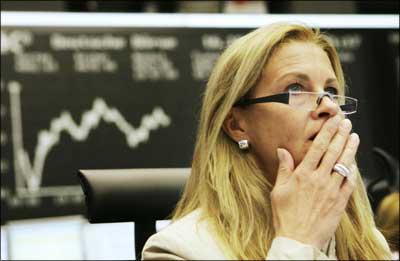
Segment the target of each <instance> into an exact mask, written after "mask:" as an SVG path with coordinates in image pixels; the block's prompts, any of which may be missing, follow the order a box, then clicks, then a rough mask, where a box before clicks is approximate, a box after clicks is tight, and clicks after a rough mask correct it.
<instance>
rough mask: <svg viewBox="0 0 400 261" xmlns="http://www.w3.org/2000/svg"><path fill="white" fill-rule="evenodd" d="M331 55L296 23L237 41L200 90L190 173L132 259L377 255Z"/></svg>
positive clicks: (348, 106)
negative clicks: (169, 216) (164, 222)
mask: <svg viewBox="0 0 400 261" xmlns="http://www.w3.org/2000/svg"><path fill="white" fill-rule="evenodd" d="M344 86H345V83H344V77H343V72H342V68H341V65H340V61H339V58H338V55H337V53H336V51H335V48H334V47H333V45H332V44H331V43H330V42H329V41H328V39H327V37H326V36H324V35H323V34H321V33H320V32H319V31H318V30H312V29H310V28H308V27H306V26H303V25H296V24H281V23H280V24H273V25H270V26H268V27H263V28H259V29H257V30H255V31H253V32H250V33H248V34H247V35H245V36H243V37H241V38H239V39H238V40H236V41H235V42H234V43H232V45H231V46H229V47H228V48H227V49H226V50H225V51H224V52H223V54H222V55H221V57H220V58H219V60H218V61H217V63H216V65H215V68H214V70H213V72H212V73H211V76H210V79H209V81H208V83H207V88H206V90H205V94H204V98H203V107H202V111H201V117H200V123H199V129H198V135H197V141H196V146H195V151H194V156H193V163H192V173H191V175H190V177H189V180H188V182H187V184H186V187H185V191H184V193H183V195H182V198H181V200H180V201H179V203H178V205H177V207H176V209H175V212H174V216H173V223H172V224H171V225H169V226H168V227H166V228H165V229H163V230H162V231H160V232H159V233H157V234H155V235H153V236H152V237H151V238H150V239H149V240H148V241H147V243H146V245H145V247H144V250H143V253H142V258H143V259H153V260H154V259H164V260H165V259H269V260H270V259H273V260H277V259H306V260H313V259H314V260H315V259H318V260H320V259H358V260H366V259H375V260H377V259H380V260H381V259H388V258H390V252H389V249H388V245H387V242H386V241H385V239H384V238H383V236H382V234H380V233H379V232H378V231H377V229H376V228H375V224H374V220H373V215H372V212H371V208H370V205H369V202H368V199H367V196H366V193H365V188H364V186H363V182H362V179H361V177H360V174H359V172H358V169H357V166H356V162H355V154H356V151H357V148H358V144H359V138H358V136H357V134H355V133H353V134H350V133H351V122H350V121H349V120H348V119H345V115H346V114H351V113H354V112H356V106H357V100H356V99H354V98H351V97H345V96H344V95H345V88H344Z"/></svg>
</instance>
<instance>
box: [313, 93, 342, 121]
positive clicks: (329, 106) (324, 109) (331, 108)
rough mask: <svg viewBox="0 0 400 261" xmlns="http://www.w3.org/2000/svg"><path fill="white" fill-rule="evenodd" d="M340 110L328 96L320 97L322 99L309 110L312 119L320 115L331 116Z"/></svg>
mask: <svg viewBox="0 0 400 261" xmlns="http://www.w3.org/2000/svg"><path fill="white" fill-rule="evenodd" d="M339 111H340V107H339V105H338V104H337V103H335V102H334V101H332V99H331V98H330V97H329V96H324V97H322V100H321V101H320V103H319V104H317V108H316V109H315V110H313V111H312V112H311V116H312V117H313V118H314V119H318V118H321V117H327V116H328V117H332V116H335V115H336V114H337V113H338V112H339Z"/></svg>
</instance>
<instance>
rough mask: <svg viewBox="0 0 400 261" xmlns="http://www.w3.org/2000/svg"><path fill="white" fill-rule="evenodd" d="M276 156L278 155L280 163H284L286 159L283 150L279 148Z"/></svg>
mask: <svg viewBox="0 0 400 261" xmlns="http://www.w3.org/2000/svg"><path fill="white" fill-rule="evenodd" d="M276 154H277V155H278V159H279V162H282V161H283V159H284V157H285V155H284V152H283V149H281V148H277V149H276Z"/></svg>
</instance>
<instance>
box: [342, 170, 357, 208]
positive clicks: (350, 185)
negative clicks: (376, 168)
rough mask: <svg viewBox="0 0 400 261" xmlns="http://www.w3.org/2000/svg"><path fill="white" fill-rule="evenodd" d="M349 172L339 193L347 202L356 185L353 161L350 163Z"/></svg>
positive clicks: (355, 171)
mask: <svg viewBox="0 0 400 261" xmlns="http://www.w3.org/2000/svg"><path fill="white" fill-rule="evenodd" d="M350 172H351V174H350V175H349V176H348V177H347V178H346V179H345V181H344V182H343V185H342V187H341V188H340V195H342V198H343V199H344V200H345V202H347V201H348V200H349V198H350V196H351V194H352V193H353V191H354V189H355V188H356V185H357V178H358V177H357V166H356V164H355V163H353V164H351V165H350Z"/></svg>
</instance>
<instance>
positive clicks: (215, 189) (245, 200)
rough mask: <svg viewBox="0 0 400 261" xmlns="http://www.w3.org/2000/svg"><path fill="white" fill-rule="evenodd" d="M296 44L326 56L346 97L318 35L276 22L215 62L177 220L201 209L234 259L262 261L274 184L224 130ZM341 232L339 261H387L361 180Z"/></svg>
mask: <svg viewBox="0 0 400 261" xmlns="http://www.w3.org/2000/svg"><path fill="white" fill-rule="evenodd" d="M291 41H303V42H311V43H315V44H317V45H318V46H320V47H321V48H322V49H323V50H324V51H325V52H326V53H327V55H328V57H329V59H330V61H331V64H332V67H333V70H334V72H335V74H336V77H337V79H338V81H339V83H340V85H341V87H342V90H341V91H342V93H344V86H345V81H344V77H343V71H342V68H341V65H340V61H339V57H338V54H337V53H336V50H335V48H334V46H333V45H332V44H331V43H330V42H329V40H328V38H327V37H326V36H325V35H323V34H322V33H320V31H319V30H317V29H315V30H313V29H311V28H308V27H307V26H303V25H299V24H287V23H277V24H273V25H270V26H268V27H262V28H259V29H257V30H254V31H252V32H250V33H248V34H246V35H244V36H243V37H241V38H239V39H237V40H235V41H234V42H233V43H232V44H231V45H230V46H229V47H228V48H227V49H226V50H225V51H224V52H223V53H222V55H221V56H220V58H219V59H218V61H217V63H216V65H215V67H214V69H213V71H212V73H211V75H210V78H209V81H208V83H207V88H206V90H205V93H204V97H203V106H202V110H201V115H200V122H199V127H198V133H197V140H196V145H195V151H194V156H193V162H192V172H191V175H190V177H189V179H188V182H187V184H186V186H185V190H184V192H183V195H182V198H181V200H180V201H179V202H178V205H177V207H176V209H175V211H174V214H173V220H176V219H179V218H181V217H183V216H185V215H186V214H188V213H190V212H191V211H193V210H195V209H198V208H201V210H202V217H203V218H204V219H206V220H207V221H208V222H209V224H210V225H211V228H212V231H213V233H214V236H215V237H216V238H217V239H218V242H219V243H220V246H221V247H222V248H223V249H224V251H225V252H226V253H227V254H228V255H229V257H230V258H237V259H264V258H265V257H266V256H267V252H268V249H269V248H270V245H271V242H272V240H273V238H274V234H275V232H274V228H273V224H272V212H271V211H272V210H271V203H270V195H269V194H270V191H271V190H272V187H273V185H272V184H270V182H269V181H268V180H267V178H266V177H265V175H264V174H263V173H262V172H261V171H260V169H259V168H258V166H257V164H256V162H255V160H254V158H253V157H252V156H251V154H250V153H242V152H241V151H240V150H239V149H238V146H237V144H236V143H234V142H233V141H232V139H230V138H229V137H228V136H227V135H226V134H225V132H224V131H223V130H222V125H223V122H224V120H225V118H226V116H227V115H228V113H229V111H230V109H231V108H232V106H233V104H234V103H235V102H236V101H237V100H239V99H240V98H241V97H243V96H244V95H246V94H247V93H248V92H249V91H250V89H251V88H252V87H254V86H255V85H256V84H257V83H258V81H259V80H260V77H261V74H262V70H263V68H264V67H265V65H266V64H267V62H268V59H269V57H271V54H272V53H273V51H274V50H275V49H276V48H278V47H279V46H281V45H282V44H285V43H289V42H291ZM357 175H358V185H357V188H356V190H355V191H354V192H353V194H352V197H351V199H350V200H349V203H348V208H347V210H346V213H345V215H344V217H343V219H342V220H341V222H340V225H339V228H338V229H337V232H336V240H337V246H336V247H337V256H338V258H339V259H382V258H383V257H386V254H387V253H386V251H385V249H384V248H383V246H382V245H381V244H380V243H379V241H378V239H377V238H376V234H375V233H374V231H373V229H374V228H375V224H374V220H373V216H372V211H371V208H370V204H369V201H368V198H367V196H366V192H365V188H364V185H363V182H362V179H361V177H360V175H359V173H358V174H357Z"/></svg>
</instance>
